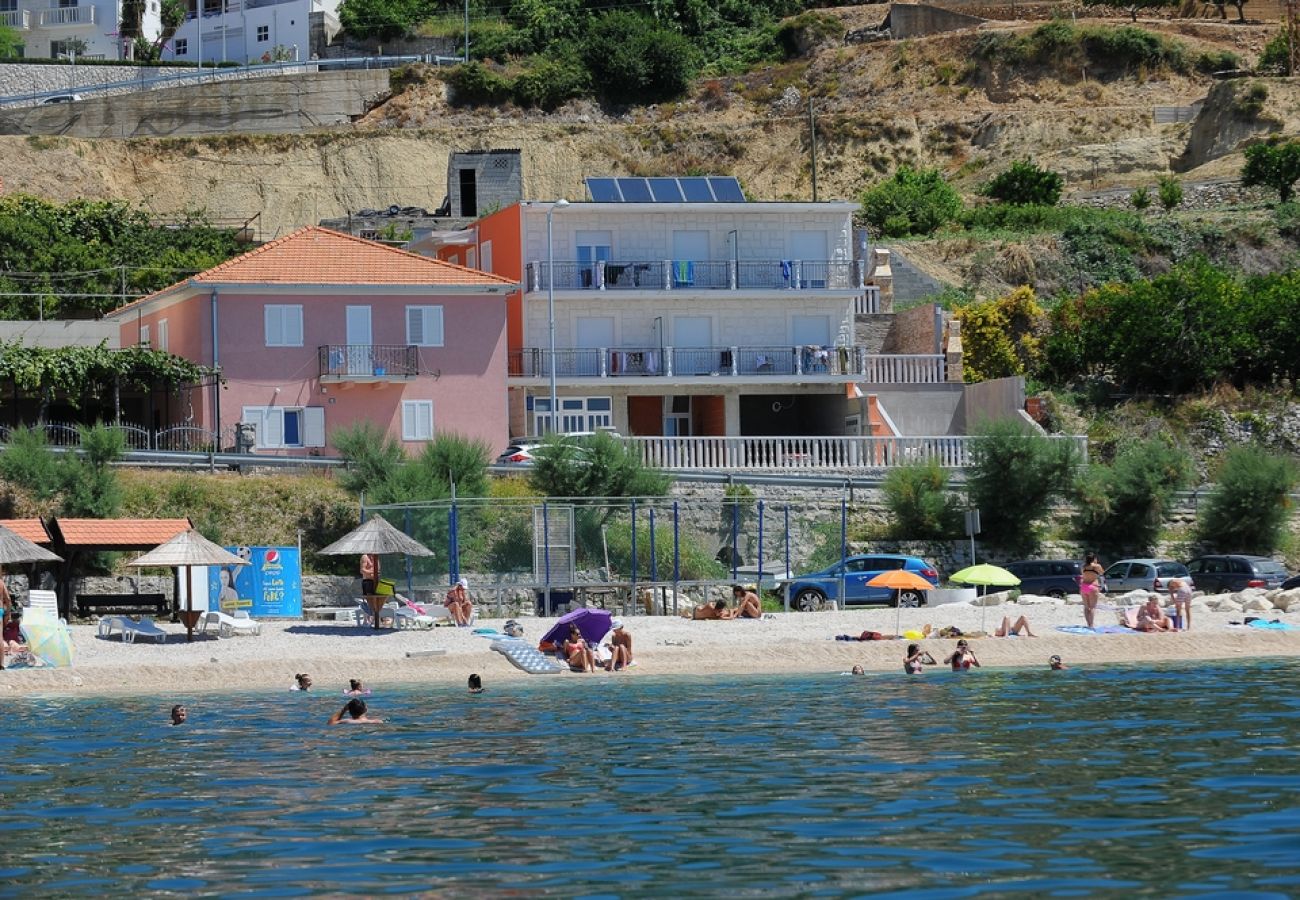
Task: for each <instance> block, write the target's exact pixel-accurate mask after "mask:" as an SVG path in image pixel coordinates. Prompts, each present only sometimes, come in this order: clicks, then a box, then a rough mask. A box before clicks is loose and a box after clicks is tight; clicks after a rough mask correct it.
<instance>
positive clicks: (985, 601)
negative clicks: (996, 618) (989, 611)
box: [974, 591, 1011, 606]
mask: <svg viewBox="0 0 1300 900" xmlns="http://www.w3.org/2000/svg"><path fill="white" fill-rule="evenodd" d="M1010 599H1011V592H1010V591H998V592H997V593H996V594H985V595H984V596H983V597H976V598H975V600H974V605H975V606H1001V605H1002V604H1003V603H1006V602H1007V601H1008V600H1010Z"/></svg>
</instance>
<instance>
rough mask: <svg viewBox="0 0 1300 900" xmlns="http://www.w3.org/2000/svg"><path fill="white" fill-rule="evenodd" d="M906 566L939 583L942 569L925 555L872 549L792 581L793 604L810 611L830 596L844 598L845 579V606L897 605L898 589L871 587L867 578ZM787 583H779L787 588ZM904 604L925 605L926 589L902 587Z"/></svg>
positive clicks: (933, 583) (794, 606)
mask: <svg viewBox="0 0 1300 900" xmlns="http://www.w3.org/2000/svg"><path fill="white" fill-rule="evenodd" d="M895 569H906V570H907V571H909V572H913V573H915V574H917V575H919V576H921V577H922V578H924V579H925V580H926V581H928V582H930V583H931V584H932V585H934V586H935V587H938V586H939V572H938V571H937V570H936V569H935V568H934V566H932V565H930V564H929V563H928V562H926V561H925V560H923V559H917V558H916V557H915V556H901V555H899V554H897V553H870V554H863V555H861V556H850V557H849V558H848V559H846V560H844V561H843V563H838V562H837V563H835V564H834V565H832V566H827V567H826V568H824V569H822V570H821V571H820V572H810V573H808V574H807V575H800V576H799V577H798V578H796V579H794V580H793V581H790V582H788V587H789V590H790V595H789V596H790V608H791V609H798V610H801V611H809V610H814V609H818V608H820V607H821V606H822V605H823V604H824V603H825V602H826V601H827V600H839V599H840V582H841V580H842V581H843V582H844V600H843V602H842V603H840V607H841V608H845V607H848V606H857V605H864V604H867V603H884V604H888V605H891V606H892V605H893V604H894V602H895V600H894V593H895V592H894V591H892V590H890V589H889V588H878V587H867V582H869V581H870V580H871V579H873V578H875V577H876V576H877V575H880V574H882V573H884V572H889V571H892V570H895ZM786 587H787V585H785V584H782V585H778V590H784V589H785V588H786ZM897 602H898V604H899V605H900V606H922V605H924V604H925V593H924V592H923V591H899V592H898V601H897Z"/></svg>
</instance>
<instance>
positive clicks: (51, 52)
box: [0, 0, 162, 59]
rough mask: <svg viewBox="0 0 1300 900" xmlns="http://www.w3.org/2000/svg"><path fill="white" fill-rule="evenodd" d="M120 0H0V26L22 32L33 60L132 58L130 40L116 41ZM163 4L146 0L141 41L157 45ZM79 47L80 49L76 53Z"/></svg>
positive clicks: (23, 52)
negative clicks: (73, 52) (74, 54)
mask: <svg viewBox="0 0 1300 900" xmlns="http://www.w3.org/2000/svg"><path fill="white" fill-rule="evenodd" d="M122 5H123V4H122V0H0V25H7V26H9V27H10V28H12V29H14V31H16V32H17V33H18V39H19V40H21V41H22V44H23V50H22V55H23V56H24V57H27V58H29V59H58V58H59V57H61V56H69V55H71V53H72V51H73V50H77V56H78V57H80V58H83V59H130V58H131V57H130V50H129V45H130V41H129V40H128V41H124V40H122V39H121V38H119V36H118V24H119V23H120V22H121V21H122ZM159 7H160V3H159V0H145V3H144V10H143V13H142V15H141V22H140V31H141V36H142V37H144V38H145V39H146V40H150V41H152V40H154V39H156V38H157V37H158V34H159V32H160V31H161V30H162V20H161V18H160V16H159ZM78 48H80V49H78Z"/></svg>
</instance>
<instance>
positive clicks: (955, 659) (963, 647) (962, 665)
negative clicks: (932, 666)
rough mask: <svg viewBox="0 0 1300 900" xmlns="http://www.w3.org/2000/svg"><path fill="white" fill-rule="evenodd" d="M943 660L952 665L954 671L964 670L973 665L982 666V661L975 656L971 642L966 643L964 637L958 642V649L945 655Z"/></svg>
mask: <svg viewBox="0 0 1300 900" xmlns="http://www.w3.org/2000/svg"><path fill="white" fill-rule="evenodd" d="M943 661H944V662H946V663H948V665H950V666H952V670H953V671H954V672H964V671H966V670H967V669H969V668H970V667H971V666H974V667H975V668H977V669H978V668H979V667H980V661H979V660H978V659H976V658H975V652H974V651H973V650H971V648H970V644H968V643H966V641H965V640H964V639H963V640H960V641H958V642H957V649H956V650H954V651H953V652H952V653H951V654H949V655H948V656H946V657H944V660H943Z"/></svg>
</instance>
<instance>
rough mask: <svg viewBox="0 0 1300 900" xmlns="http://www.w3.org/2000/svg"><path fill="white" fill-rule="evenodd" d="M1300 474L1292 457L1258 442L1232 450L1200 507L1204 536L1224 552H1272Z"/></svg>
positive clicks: (1200, 522)
mask: <svg viewBox="0 0 1300 900" xmlns="http://www.w3.org/2000/svg"><path fill="white" fill-rule="evenodd" d="M1298 478H1300V475H1298V473H1297V469H1296V463H1295V461H1294V460H1293V459H1291V458H1290V457H1287V456H1282V455H1280V454H1276V453H1271V452H1269V451H1268V450H1265V449H1263V448H1262V447H1256V446H1245V447H1236V448H1233V449H1232V450H1229V451H1228V453H1227V454H1226V455H1225V457H1224V460H1223V466H1222V468H1220V470H1219V476H1218V478H1217V480H1216V482H1215V485H1214V490H1213V491H1211V492H1210V496H1209V497H1207V498H1206V501H1205V505H1204V506H1203V507H1202V509H1201V514H1200V517H1199V520H1198V522H1197V525H1198V528H1197V531H1198V533H1199V536H1200V538H1201V540H1203V541H1207V542H1209V543H1210V544H1211V545H1212V546H1214V547H1215V548H1216V549H1218V550H1221V551H1224V552H1232V551H1236V552H1244V553H1264V554H1267V553H1271V552H1272V551H1273V550H1274V548H1276V547H1277V546H1278V544H1279V543H1280V542H1281V540H1282V535H1283V532H1284V530H1285V528H1286V522H1287V517H1288V515H1289V512H1290V500H1289V496H1288V495H1289V494H1290V493H1291V491H1292V490H1293V489H1294V488H1295V486H1296V483H1297V480H1298Z"/></svg>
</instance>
